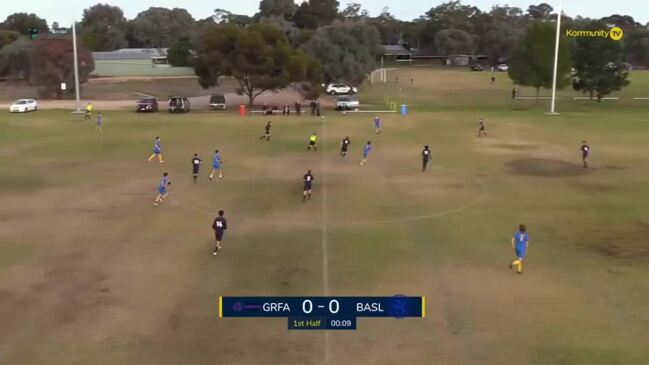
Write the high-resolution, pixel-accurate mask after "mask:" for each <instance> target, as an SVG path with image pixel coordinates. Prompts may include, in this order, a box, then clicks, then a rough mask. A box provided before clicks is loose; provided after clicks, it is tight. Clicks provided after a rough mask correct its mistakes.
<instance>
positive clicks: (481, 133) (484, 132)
mask: <svg viewBox="0 0 649 365" xmlns="http://www.w3.org/2000/svg"><path fill="white" fill-rule="evenodd" d="M482 136H485V137H486V136H487V128H486V127H485V125H484V119H482V118H480V128H479V129H478V137H482Z"/></svg>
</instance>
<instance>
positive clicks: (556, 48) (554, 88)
mask: <svg viewBox="0 0 649 365" xmlns="http://www.w3.org/2000/svg"><path fill="white" fill-rule="evenodd" d="M562 8H563V0H559V10H558V11H557V36H556V39H555V41H554V70H553V71H552V104H551V105H552V106H551V107H550V114H557V112H556V111H555V105H556V99H557V67H558V62H559V37H560V36H561V12H562Z"/></svg>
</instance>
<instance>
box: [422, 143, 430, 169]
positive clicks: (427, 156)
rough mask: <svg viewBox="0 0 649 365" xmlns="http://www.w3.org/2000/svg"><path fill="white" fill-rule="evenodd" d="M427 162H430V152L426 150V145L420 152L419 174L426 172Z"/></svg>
mask: <svg viewBox="0 0 649 365" xmlns="http://www.w3.org/2000/svg"><path fill="white" fill-rule="evenodd" d="M428 161H430V150H429V149H428V145H426V146H424V150H423V151H421V164H422V165H421V172H424V171H426V166H427V165H428Z"/></svg>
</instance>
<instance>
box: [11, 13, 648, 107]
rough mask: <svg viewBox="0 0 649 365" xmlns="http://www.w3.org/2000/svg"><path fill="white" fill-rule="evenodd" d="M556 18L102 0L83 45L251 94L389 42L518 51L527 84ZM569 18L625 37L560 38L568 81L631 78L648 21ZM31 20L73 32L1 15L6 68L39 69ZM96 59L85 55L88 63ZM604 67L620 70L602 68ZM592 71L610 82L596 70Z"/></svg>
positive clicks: (508, 54)
mask: <svg viewBox="0 0 649 365" xmlns="http://www.w3.org/2000/svg"><path fill="white" fill-rule="evenodd" d="M555 18H556V13H554V9H553V8H552V7H551V6H550V5H548V4H546V3H540V4H538V5H530V6H529V7H528V8H527V9H526V10H523V9H521V8H517V7H511V6H493V7H492V8H491V9H490V10H488V11H483V10H480V9H479V8H477V7H475V6H470V5H465V4H462V3H461V1H459V0H454V1H448V2H446V3H443V4H441V5H438V6H435V7H432V8H431V9H430V10H428V11H427V12H426V13H425V14H423V15H422V16H420V17H418V18H417V19H414V20H412V21H403V20H399V19H397V18H396V17H395V16H393V15H392V14H391V13H390V12H389V9H387V8H384V9H383V11H382V12H381V13H380V14H378V15H376V16H371V15H370V14H369V12H368V11H367V10H364V9H362V6H361V5H360V4H358V3H349V4H346V6H345V7H341V6H340V3H339V2H338V1H336V0H308V1H305V2H303V3H302V4H300V5H296V4H295V3H294V1H293V0H261V2H260V3H259V11H258V12H257V13H256V14H254V15H252V16H248V15H242V14H234V13H231V12H229V11H227V10H225V9H215V10H214V11H213V13H212V14H210V16H208V17H206V18H204V19H198V20H197V19H194V18H193V17H192V16H191V14H189V12H187V11H186V10H185V9H179V8H174V9H167V8H160V7H152V8H149V9H147V10H145V11H142V12H140V13H139V14H138V15H137V16H136V17H135V18H133V19H126V17H125V16H124V13H123V11H122V10H121V9H120V8H119V7H117V6H112V5H108V4H96V5H94V6H92V7H90V8H87V9H85V10H84V12H83V17H82V19H81V21H80V22H79V23H78V24H77V29H78V33H79V38H80V40H81V42H80V43H81V47H80V48H81V53H83V54H86V52H87V51H111V50H115V49H119V48H126V47H131V48H149V47H155V48H168V49H169V50H168V59H169V62H170V63H171V64H172V65H174V66H192V67H194V68H195V70H196V74H197V75H198V76H199V80H200V84H201V85H202V86H204V87H209V86H213V85H216V84H217V83H218V80H219V78H220V77H222V76H230V77H234V78H235V79H237V81H238V82H239V86H240V87H239V92H241V93H242V94H246V95H248V97H249V98H250V101H251V102H252V101H253V100H254V97H255V95H257V94H258V93H259V92H262V91H265V90H276V89H278V88H282V87H286V86H287V85H289V84H293V85H297V86H298V87H299V88H300V89H301V90H302V91H303V93H304V94H305V97H317V93H318V90H319V88H318V87H316V85H317V84H319V83H321V82H329V81H331V80H338V79H340V80H345V81H347V82H350V83H355V84H358V83H360V82H361V81H362V79H363V78H364V77H365V75H366V74H367V73H368V72H370V71H371V70H373V69H375V68H376V67H377V59H378V57H379V56H380V54H381V49H380V47H379V46H380V45H381V44H390V45H396V44H398V45H402V46H403V47H405V48H407V49H411V50H415V49H417V50H424V51H426V52H427V53H430V54H436V55H452V54H468V55H478V54H480V55H485V56H486V57H487V58H488V62H489V63H491V64H495V63H499V62H510V63H511V66H512V68H511V71H510V74H511V76H512V78H513V79H514V80H515V81H516V82H517V83H518V84H520V85H529V86H533V87H536V88H537V89H538V88H541V87H547V75H546V73H547V72H546V69H547V66H546V64H547V63H548V60H547V58H546V56H547V55H546V54H545V53H539V52H546V51H547V50H546V49H545V48H547V47H545V45H546V44H550V43H551V42H553V39H554V35H551V36H552V37H551V38H552V39H551V40H550V33H551V32H550V30H549V28H551V27H553V26H554V21H555ZM562 22H563V24H564V25H562V27H565V28H570V29H590V28H591V27H594V26H596V27H606V28H608V27H611V26H618V27H620V28H622V29H623V30H624V32H625V36H624V38H623V39H622V40H621V41H619V42H615V44H613V45H611V42H605V41H606V40H597V39H590V38H589V39H565V37H562V42H561V44H562V49H563V50H564V51H565V52H563V53H562V55H563V56H562V57H563V59H562V60H561V62H560V63H561V64H560V66H561V68H560V73H559V75H560V78H561V80H560V86H564V85H568V84H570V83H572V84H573V87H574V88H575V89H576V90H582V91H585V92H588V93H590V94H591V96H592V95H595V96H602V95H605V94H606V93H607V89H611V88H612V89H615V88H616V87H623V86H624V85H625V82H626V81H625V80H626V79H625V76H624V70H623V68H622V67H621V65H622V64H623V63H625V62H626V63H631V64H633V65H635V66H636V67H637V66H646V65H649V24H645V25H642V24H640V23H638V22H636V21H635V20H634V19H633V18H632V17H631V16H628V15H611V16H609V17H605V18H602V19H589V18H583V17H579V16H578V17H576V18H571V17H568V16H566V15H564V16H563V17H562ZM30 28H36V29H38V30H39V32H40V33H41V34H47V33H53V34H58V35H66V34H69V32H70V31H69V29H68V28H65V27H60V26H59V25H58V24H56V23H53V24H52V27H49V26H48V24H47V22H46V21H45V20H44V19H41V18H39V17H38V16H37V15H35V14H26V13H16V14H12V15H10V16H9V17H7V19H6V20H5V21H4V22H2V23H1V24H0V74H6V73H8V72H17V71H19V72H21V73H23V74H25V75H31V70H33V69H34V68H33V66H34V60H33V57H30V54H31V50H32V49H33V48H34V47H37V46H38V43H37V42H30V41H29V40H26V39H25V31H26V29H30ZM598 41H599V42H598ZM526 44H528V45H529V47H528V48H527V50H525V49H523V46H524V45H526ZM244 45H245V46H244ZM61 47H63V46H61ZM50 48H52V47H50ZM54 48H56V47H54ZM63 48H65V47H63ZM525 52H527V53H528V54H526V53H525ZM539 55H541V57H537V56H539ZM526 57H527V58H526ZM28 59H31V61H30V62H25V61H26V60H28ZM91 61H92V59H91V58H90V59H89V60H87V61H86V66H87V67H86V69H87V70H90V71H91V67H90V66H92V65H91ZM549 62H550V63H551V60H550V61H549ZM541 66H542V67H541ZM573 66H574V68H575V69H576V71H575V70H573ZM550 67H551V66H550ZM587 69H589V70H587ZM90 71H88V72H90ZM609 71H611V72H609ZM612 71H615V72H612ZM606 72H608V73H609V74H611V75H603V74H605V73H606ZM530 75H534V76H530ZM594 75H595V76H597V75H599V76H602V75H603V76H602V77H601V78H600V79H607V80H608V81H602V80H600V79H598V80H594ZM61 78H65V76H63V77H61V75H59V79H61ZM600 84H603V85H604V86H602V85H600ZM606 85H608V86H606ZM598 90H599V91H598ZM608 92H610V90H609V91H608Z"/></svg>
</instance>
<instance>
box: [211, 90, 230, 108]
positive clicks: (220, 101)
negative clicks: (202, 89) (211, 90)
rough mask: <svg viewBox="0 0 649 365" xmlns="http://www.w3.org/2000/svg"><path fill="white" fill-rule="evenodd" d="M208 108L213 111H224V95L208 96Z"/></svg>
mask: <svg viewBox="0 0 649 365" xmlns="http://www.w3.org/2000/svg"><path fill="white" fill-rule="evenodd" d="M210 108H212V109H213V110H225V108H226V104H225V95H223V94H214V95H212V96H210Z"/></svg>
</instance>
